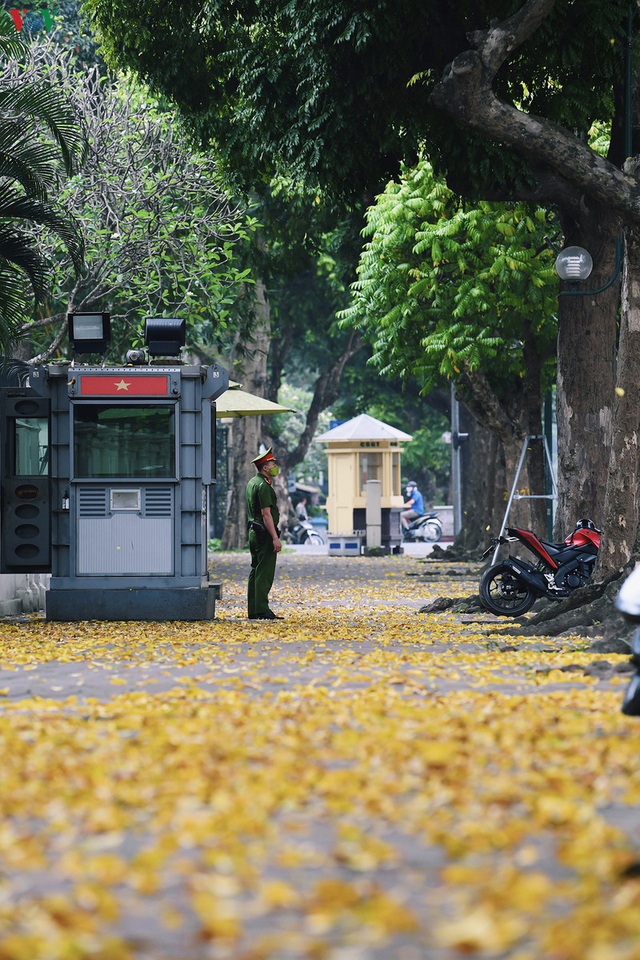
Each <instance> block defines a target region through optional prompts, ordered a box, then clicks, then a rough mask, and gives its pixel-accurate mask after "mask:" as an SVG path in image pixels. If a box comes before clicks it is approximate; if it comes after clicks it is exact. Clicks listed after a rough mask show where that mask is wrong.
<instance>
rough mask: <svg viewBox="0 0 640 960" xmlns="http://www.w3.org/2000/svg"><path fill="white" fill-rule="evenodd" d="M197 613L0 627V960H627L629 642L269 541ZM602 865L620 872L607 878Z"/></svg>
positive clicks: (425, 568)
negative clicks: (600, 640)
mask: <svg viewBox="0 0 640 960" xmlns="http://www.w3.org/2000/svg"><path fill="white" fill-rule="evenodd" d="M248 563H249V561H248V555H247V554H242V553H238V554H218V555H215V557H214V565H213V576H214V579H216V580H218V579H219V580H220V581H221V582H222V584H223V597H222V600H221V601H219V602H218V604H217V619H216V620H215V621H214V622H212V623H163V624H151V623H112V624H108V623H106V624H105V623H77V624H75V623H74V624H53V623H51V624H50V623H46V622H44V621H43V620H41V619H39V618H25V619H24V620H17V621H9V620H7V621H3V622H1V623H0V740H1V743H2V775H1V777H0V809H1V818H0V960H89V958H91V960H129V958H130V960H169V958H171V960H227V958H233V960H306V958H309V960H455V958H459V957H469V956H471V957H484V958H487V957H488V958H494V960H498V958H509V960H638V958H640V878H639V877H637V876H634V875H633V874H634V870H633V869H631V870H629V869H628V868H629V867H630V865H632V864H634V863H635V862H636V861H638V860H640V840H638V836H639V833H638V826H639V825H640V769H639V768H640V762H639V757H638V743H639V742H640V721H634V720H633V719H630V718H626V717H624V716H623V715H622V714H621V713H620V702H621V698H622V691H623V689H624V685H625V684H626V682H627V680H628V675H627V674H626V673H625V672H624V670H625V667H626V664H627V660H628V658H627V657H625V656H615V655H608V656H607V659H606V662H603V661H602V657H601V655H598V654H594V653H593V652H589V650H588V645H589V643H590V641H586V640H582V639H580V638H578V637H573V638H567V637H564V638H557V639H553V640H550V639H546V638H542V639H541V638H540V637H537V638H535V640H531V639H525V638H518V637H515V638H514V637H509V639H508V640H505V638H504V636H502V635H500V634H499V633H498V632H497V628H498V627H500V626H502V625H503V623H501V622H500V623H499V622H498V621H496V620H495V619H494V618H492V617H478V618H472V617H467V618H461V617H459V616H457V615H455V614H452V613H448V612H444V613H437V614H421V613H419V612H418V611H419V609H420V607H421V606H422V605H424V604H425V603H427V602H429V601H430V600H433V599H435V598H437V597H438V596H442V595H447V596H461V597H462V596H468V595H469V594H471V593H474V592H476V590H477V578H475V579H474V573H473V571H469V573H468V578H466V574H465V570H464V569H453V568H452V567H450V566H448V565H447V564H446V563H438V564H435V563H432V562H427V563H424V562H420V561H418V560H416V559H415V558H411V557H380V558H364V557H363V558H346V559H342V558H336V557H331V558H329V557H322V556H311V555H305V554H304V552H303V551H298V552H296V553H288V552H285V553H284V554H283V555H282V557H281V559H280V561H279V569H278V574H277V579H276V585H275V587H274V590H273V592H272V605H273V608H274V609H275V610H277V611H278V612H280V613H282V614H283V615H284V616H285V617H286V619H285V620H282V621H272V622H269V621H257V622H250V621H247V620H246V619H245V618H244V614H245V603H244V595H245V583H246V576H247V573H248ZM625 871H626V872H625Z"/></svg>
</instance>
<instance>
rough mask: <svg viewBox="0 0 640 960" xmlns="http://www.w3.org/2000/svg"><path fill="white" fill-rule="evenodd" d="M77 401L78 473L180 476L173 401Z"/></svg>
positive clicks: (86, 475)
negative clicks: (141, 402) (177, 464)
mask: <svg viewBox="0 0 640 960" xmlns="http://www.w3.org/2000/svg"><path fill="white" fill-rule="evenodd" d="M73 406H74V410H73V452H74V476H75V477H82V478H96V479H97V478H107V479H109V478H115V477H126V478H129V477H139V478H142V479H155V478H163V479H167V478H169V477H171V478H173V477H175V475H176V443H175V412H174V411H175V408H174V405H173V404H171V405H168V404H165V405H157V404H156V405H154V406H153V407H149V406H144V405H138V404H124V403H123V404H118V405H117V406H114V405H112V404H106V403H87V404H84V403H83V404H74V405H73Z"/></svg>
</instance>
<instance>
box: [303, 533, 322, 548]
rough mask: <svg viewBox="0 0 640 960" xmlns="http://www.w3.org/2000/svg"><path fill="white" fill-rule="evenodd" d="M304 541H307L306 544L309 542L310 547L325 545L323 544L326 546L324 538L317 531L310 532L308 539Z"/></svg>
mask: <svg viewBox="0 0 640 960" xmlns="http://www.w3.org/2000/svg"><path fill="white" fill-rule="evenodd" d="M304 542H305V544H308V545H309V546H310V547H323V546H324V540H323V539H322V537H321V536H320V534H319V533H316V532H315V531H314V532H313V533H310V534H309V536H308V537H307V539H306V540H305V541H304Z"/></svg>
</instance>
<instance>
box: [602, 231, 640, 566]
mask: <svg viewBox="0 0 640 960" xmlns="http://www.w3.org/2000/svg"><path fill="white" fill-rule="evenodd" d="M639 278H640V230H639V229H638V228H633V229H631V228H630V229H628V230H627V236H626V257H625V263H624V271H623V278H622V314H621V318H620V345H619V348H618V368H617V386H616V396H615V401H614V415H613V436H612V442H611V447H610V460H609V470H608V474H607V487H606V498H605V506H604V525H603V527H604V530H603V532H604V536H603V542H602V547H601V550H600V556H599V558H598V568H597V574H596V576H597V578H598V580H604V579H606V578H607V577H608V576H610V575H611V574H613V573H616V572H617V571H618V570H621V569H622V567H623V566H624V565H625V564H626V563H627V562H628V561H629V559H630V558H631V555H632V553H633V549H634V544H635V542H636V536H637V533H638V509H639V508H638V432H639V431H640V396H639V392H638V387H639V385H640V280H639ZM609 531H615V535H613V536H610V535H609Z"/></svg>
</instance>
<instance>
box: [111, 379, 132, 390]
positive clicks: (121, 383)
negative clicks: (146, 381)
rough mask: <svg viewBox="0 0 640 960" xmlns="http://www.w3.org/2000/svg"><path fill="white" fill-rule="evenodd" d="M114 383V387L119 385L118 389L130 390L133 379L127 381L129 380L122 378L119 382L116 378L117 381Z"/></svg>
mask: <svg viewBox="0 0 640 960" xmlns="http://www.w3.org/2000/svg"><path fill="white" fill-rule="evenodd" d="M113 385H114V387H117V389H118V390H128V389H129V387H130V386H131V381H130V380H129V381H127V380H120V381H119V382H118V381H117V380H116V381H114V384H113Z"/></svg>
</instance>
